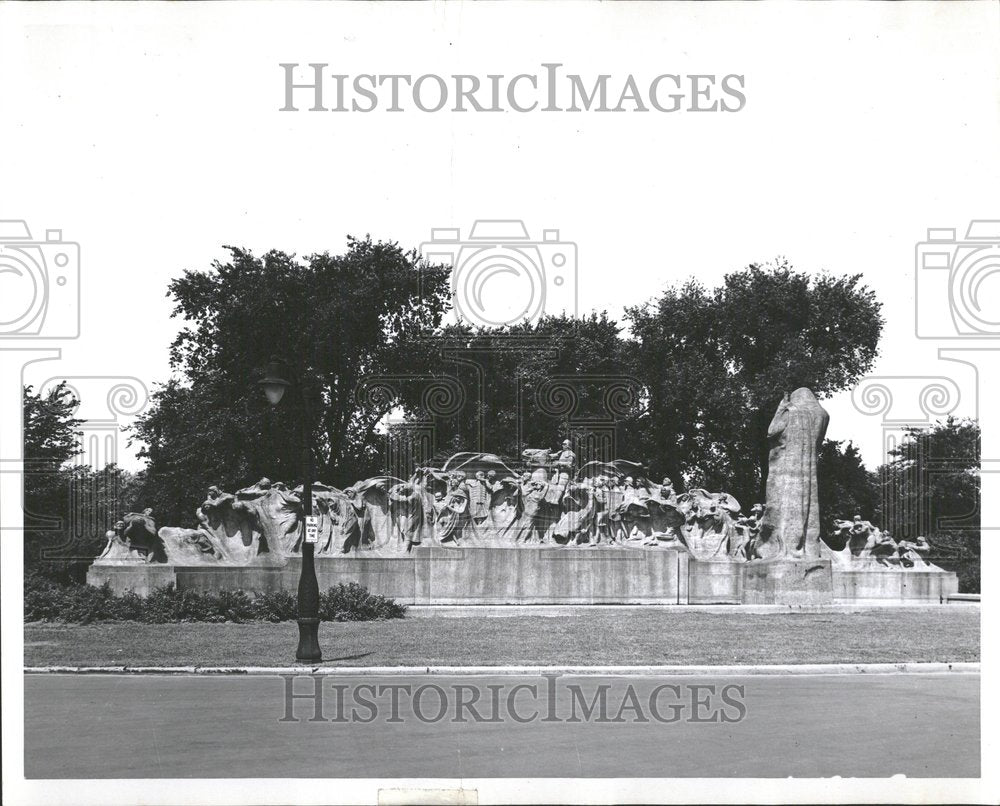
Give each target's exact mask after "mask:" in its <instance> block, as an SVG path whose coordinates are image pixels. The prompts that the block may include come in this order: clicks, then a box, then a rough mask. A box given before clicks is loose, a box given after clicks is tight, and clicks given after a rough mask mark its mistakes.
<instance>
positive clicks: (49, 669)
mask: <svg viewBox="0 0 1000 806" xmlns="http://www.w3.org/2000/svg"><path fill="white" fill-rule="evenodd" d="M24 673H25V674H32V675H36V674H105V675H107V674H117V675H144V674H149V675H199V676H205V675H282V674H322V675H331V676H337V677H375V676H378V677H403V676H417V675H453V676H461V677H470V676H480V677H481V676H506V675H520V676H530V675H539V676H540V675H546V674H559V675H573V676H578V677H583V676H596V675H600V676H624V677H646V676H666V677H669V676H703V677H710V676H722V677H750V676H767V675H846V674H944V673H953V674H979V673H980V664H979V663H978V662H975V663H973V662H961V663H959V662H956V663H803V664H771V665H751V666H735V665H734V666H26V667H24Z"/></svg>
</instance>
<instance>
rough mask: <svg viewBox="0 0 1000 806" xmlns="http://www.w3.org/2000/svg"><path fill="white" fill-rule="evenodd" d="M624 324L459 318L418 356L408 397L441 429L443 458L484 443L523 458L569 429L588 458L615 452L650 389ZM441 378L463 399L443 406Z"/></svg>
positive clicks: (420, 418)
mask: <svg viewBox="0 0 1000 806" xmlns="http://www.w3.org/2000/svg"><path fill="white" fill-rule="evenodd" d="M620 330H621V328H620V326H619V325H618V324H617V323H616V322H615V321H613V320H612V319H610V318H609V317H608V315H607V313H591V314H589V315H586V316H583V317H580V318H575V317H569V316H565V315H562V316H546V317H542V318H541V319H539V320H538V321H536V322H533V323H530V322H525V323H520V324H516V325H509V326H504V327H498V328H490V329H480V330H473V329H470V328H469V327H467V326H463V325H453V326H450V327H447V328H444V329H443V331H442V332H441V334H439V335H438V336H436V337H435V338H433V339H428V340H427V341H425V342H424V345H423V350H422V351H421V352H420V353H419V354H418V355H414V356H413V360H412V361H411V368H412V370H413V371H412V375H411V380H409V381H405V380H404V381H402V382H399V383H397V386H396V389H397V392H398V395H399V397H398V399H399V402H400V404H401V407H402V410H403V413H404V414H405V416H406V419H407V422H408V425H409V426H413V425H414V424H420V423H423V424H425V425H427V426H428V427H429V428H430V429H431V430H432V431H433V434H434V444H433V451H434V452H435V453H436V456H437V458H438V459H439V460H440V459H443V458H444V457H445V456H448V455H450V454H452V453H455V452H458V451H477V450H483V451H489V452H492V453H498V454H500V455H502V456H506V457H508V458H511V459H514V460H517V459H519V458H520V453H521V451H522V450H523V449H524V448H528V447H531V448H550V449H552V448H555V447H556V446H557V445H558V443H559V441H560V440H562V439H565V438H567V437H572V439H573V441H574V443H575V444H576V445H577V446H578V448H580V449H581V453H582V454H583V455H582V456H581V457H580V458H581V460H582V461H587V460H589V459H591V458H601V456H599V454H601V455H603V456H604V457H605V458H614V457H612V456H610V455H607V453H606V451H607V449H608V447H609V446H610V445H613V444H614V443H615V442H616V441H617V440H619V439H622V438H624V434H625V432H624V427H623V424H624V423H626V422H627V420H628V417H629V415H630V414H631V413H632V411H633V410H634V409H635V407H636V405H637V404H638V402H639V400H640V395H641V391H642V385H641V383H640V382H638V381H637V380H636V379H634V378H633V377H632V376H631V373H630V371H629V361H628V355H627V351H626V350H625V344H626V343H625V342H624V341H623V340H622V338H621V336H620ZM436 387H437V388H440V389H441V390H442V396H443V390H444V389H445V388H451V389H452V395H458V396H459V397H460V399H461V400H460V405H459V402H458V401H456V402H454V403H453V405H451V406H450V407H449V406H447V405H444V406H442V405H441V401H440V400H439V399H438V398H436V397H435V395H434V394H433V392H434V390H435V388H436ZM447 402H451V401H450V400H447V401H446V403H447ZM396 431H397V432H398V433H399V434H400V435H402V434H403V433H404V428H401V427H397V429H396ZM602 451H604V452H605V453H603V454H602ZM623 451H624V446H621V449H619V450H617V454H618V455H619V456H621V455H625V453H624V452H623ZM425 458H426V457H425ZM407 471H408V468H400V469H399V470H398V471H397V472H398V473H404V474H405V473H406V472H407Z"/></svg>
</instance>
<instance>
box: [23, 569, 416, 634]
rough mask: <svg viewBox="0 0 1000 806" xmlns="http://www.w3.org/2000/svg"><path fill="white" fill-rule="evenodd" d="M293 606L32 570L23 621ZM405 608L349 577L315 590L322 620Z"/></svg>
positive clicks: (165, 616)
mask: <svg viewBox="0 0 1000 806" xmlns="http://www.w3.org/2000/svg"><path fill="white" fill-rule="evenodd" d="M296 611H297V606H296V597H295V595H294V594H291V593H288V592H286V591H276V592H274V593H257V594H248V593H246V592H244V591H240V590H238V591H219V592H218V593H199V592H197V591H190V590H182V591H179V590H177V589H176V588H174V586H173V585H167V586H166V587H164V588H157V589H156V590H155V591H153V592H152V593H151V594H150V595H149V596H145V597H143V596H139V595H138V594H135V593H125V594H122V595H121V596H118V595H115V593H114V592H113V591H112V590H111V588H110V587H108V585H107V584H105V585H103V586H102V587H100V588H95V587H93V586H92V585H79V584H70V585H65V584H60V583H58V582H55V581H53V580H51V579H48V578H46V577H43V576H41V575H38V574H30V575H28V576H27V577H26V578H25V583H24V620H25V621H61V622H65V623H68V624H90V623H91V622H95V621H142V622H146V623H148V624H163V623H166V622H181V621H215V622H221V621H231V622H245V621H272V622H277V621H290V620H293V619H295V617H296V615H297V612H296ZM405 613H406V606H405V605H401V604H398V603H397V602H396V601H395V600H393V599H388V598H386V597H384V596H378V595H376V594H372V593H369V592H368V590H367V589H366V588H364V587H362V586H361V585H358V584H357V583H355V582H352V583H350V584H348V585H337V586H336V587H335V588H330V589H329V590H328V591H326V592H325V593H321V594H320V618H321V619H323V620H324V621H375V620H378V619H392V618H403V616H404V614H405Z"/></svg>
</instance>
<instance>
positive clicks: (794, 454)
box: [754, 387, 830, 560]
mask: <svg viewBox="0 0 1000 806" xmlns="http://www.w3.org/2000/svg"><path fill="white" fill-rule="evenodd" d="M829 422H830V415H829V414H827V413H826V410H825V409H824V408H823V407H822V406H821V405H820V404H819V401H818V400H817V399H816V396H815V395H814V394H813V393H812V392H811V391H810V390H809V389H806V388H805V387H803V388H801V389H796V390H795V391H794V392H792V394H791V396H789V395H788V394H786V395H785V397H784V399H782V401H781V403H780V404H779V406H778V410H777V411H776V412H775V414H774V419H772V420H771V425H770V426H769V427H768V429H767V439H768V444H769V445H770V446H771V452H770V454H769V455H768V472H767V505H766V507H765V510H764V517H763V519H762V520H761V528H760V535H759V537H758V539H757V541H756V546H755V549H754V555H755V557H756V558H758V559H765V560H767V559H778V558H789V559H806V560H813V559H818V558H819V556H820V555H819V542H820V539H819V534H820V523H819V487H818V484H817V478H816V460H817V458H818V456H819V447H820V445H821V444H822V442H823V437H824V436H825V435H826V427H827V425H828V424H829Z"/></svg>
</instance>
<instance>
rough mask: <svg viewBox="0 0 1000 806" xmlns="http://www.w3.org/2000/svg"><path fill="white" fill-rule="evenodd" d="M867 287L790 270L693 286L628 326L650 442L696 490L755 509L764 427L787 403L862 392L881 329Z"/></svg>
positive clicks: (763, 462)
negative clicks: (704, 488) (789, 396)
mask: <svg viewBox="0 0 1000 806" xmlns="http://www.w3.org/2000/svg"><path fill="white" fill-rule="evenodd" d="M860 281H861V275H860V274H855V275H848V276H844V277H834V276H831V275H827V274H821V275H819V276H817V277H813V276H810V275H809V274H806V273H803V272H798V271H795V270H794V269H793V268H792V267H791V266H790V265H789V264H788V262H787V261H785V260H783V259H781V260H778V261H777V262H776V263H775V264H773V265H767V266H764V265H758V264H753V265H751V266H749V267H748V268H746V269H743V270H741V271H738V272H733V273H731V274H728V275H726V277H725V279H724V282H723V284H722V286H721V287H719V288H716V289H715V290H714V291H709V290H708V289H706V288H705V287H704V286H703V285H702V284H700V283H698V282H697V281H694V280H691V281H688V282H687V283H685V284H683V285H681V286H679V287H670V288H668V289H667V290H665V291H664V292H663V293H662V294H661V296H660V297H659V298H658V299H656V300H655V301H653V302H652V303H649V304H647V305H644V306H638V307H634V308H629V309H628V310H627V312H626V317H627V319H628V321H629V323H630V325H631V330H632V334H633V336H634V338H635V339H636V340H637V341H638V348H637V355H638V357H639V363H638V366H637V372H638V374H639V376H640V377H641V378H643V379H644V380H645V381H646V383H647V387H648V391H649V406H648V408H647V410H646V412H645V414H644V417H643V422H644V424H645V426H646V428H645V430H646V431H647V433H648V434H650V435H651V436H652V438H653V439H654V442H655V445H656V447H657V450H658V451H660V452H661V455H662V456H663V457H664V461H665V462H666V463H667V464H673V465H676V466H677V467H678V468H679V470H680V472H681V473H682V474H683V475H684V477H685V478H686V479H688V480H689V482H690V483H698V484H707V485H708V486H712V487H720V486H724V485H726V484H728V488H729V489H730V490H731V491H732V492H733V493H734V494H735V495H736V496H737V498H740V500H741V501H743V500H744V499H747V500H749V499H757V498H758V497H759V496H760V495H761V492H762V489H763V483H764V481H765V480H766V475H767V440H766V435H767V427H768V424H769V423H770V420H771V417H772V416H773V414H774V411H775V409H776V408H777V406H778V403H779V402H780V400H781V397H782V394H783V393H785V392H790V391H793V390H794V389H796V388H797V387H800V386H808V387H809V388H811V389H812V390H813V392H815V393H816V394H817V396H819V397H824V396H827V395H830V394H833V393H834V392H837V391H840V390H842V389H845V388H847V387H849V386H850V385H852V384H854V383H856V382H857V381H858V379H860V378H861V376H862V375H864V373H865V372H867V371H868V370H869V369H870V368H871V365H872V362H873V360H874V358H875V356H876V354H877V351H878V340H879V336H880V334H881V331H882V326H883V323H884V322H883V319H882V316H881V304H880V303H879V302H878V301H877V300H876V299H875V295H874V292H873V291H872V290H871V289H869V288H867V287H866V286H863V285H860Z"/></svg>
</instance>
